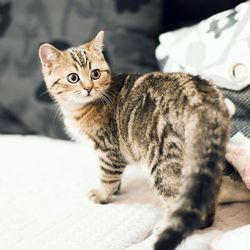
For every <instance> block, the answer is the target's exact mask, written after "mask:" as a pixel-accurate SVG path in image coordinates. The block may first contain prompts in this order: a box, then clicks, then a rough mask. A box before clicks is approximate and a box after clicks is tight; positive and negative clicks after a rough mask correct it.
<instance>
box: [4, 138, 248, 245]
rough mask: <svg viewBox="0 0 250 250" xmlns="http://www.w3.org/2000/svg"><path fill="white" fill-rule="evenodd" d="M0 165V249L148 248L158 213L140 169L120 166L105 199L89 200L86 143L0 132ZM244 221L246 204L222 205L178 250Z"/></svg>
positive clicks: (92, 167)
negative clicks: (115, 189)
mask: <svg viewBox="0 0 250 250" xmlns="http://www.w3.org/2000/svg"><path fill="white" fill-rule="evenodd" d="M0 164H1V165H0V249H1V250H66V249H67V250H69V249H70V250H80V249H81V250H85V249H86V250H89V249H91V250H92V249H96V250H106V249H107V250H115V249H117V250H120V249H126V248H129V249H134V250H135V249H145V250H146V249H152V242H153V238H152V237H149V238H148V236H150V234H151V231H152V228H153V226H154V224H155V222H156V221H157V219H158V218H159V217H160V214H161V212H162V210H161V208H160V206H159V204H158V203H157V201H156V200H155V199H154V197H153V192H152V191H151V190H150V188H149V184H148V183H147V182H146V181H145V178H146V177H145V176H146V175H147V174H146V173H145V171H142V169H141V167H137V168H135V167H131V168H129V169H128V170H127V171H126V173H125V176H124V180H123V184H122V193H121V195H119V196H116V197H115V198H114V202H113V203H111V204H108V205H96V204H92V203H90V202H89V201H88V200H87V198H86V196H85V193H86V192H87V191H88V190H89V189H90V188H92V187H93V186H95V185H97V184H98V168H97V167H98V161H97V158H96V155H95V153H94V152H93V151H92V150H91V149H90V147H89V146H88V145H87V142H86V143H85V144H83V145H82V144H76V143H71V142H64V141H59V140H52V139H47V138H42V137H35V136H29V137H23V136H0ZM248 223H250V204H247V203H245V204H234V205H231V206H222V207H220V209H219V211H218V215H217V219H216V223H215V226H214V227H213V228H210V229H209V230H206V231H202V232H197V234H196V235H194V236H192V237H190V238H189V239H188V240H187V241H186V242H185V243H184V244H183V245H182V246H181V248H179V249H182V250H184V249H185V250H191V249H193V250H195V249H197V250H198V249H199V250H201V249H202V250H206V249H210V248H209V245H210V242H211V239H212V238H214V237H215V236H216V235H219V232H220V231H222V230H228V229H232V228H235V227H238V226H241V225H244V224H248ZM212 229H213V230H216V231H211V230H212ZM206 232H207V233H206ZM145 239H146V240H145ZM201 246H202V247H201ZM239 249H242V250H243V249H244V248H238V249H237V250H239ZM216 250H217V249H216ZM244 250H245V249H244Z"/></svg>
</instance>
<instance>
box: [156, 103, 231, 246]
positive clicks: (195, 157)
mask: <svg viewBox="0 0 250 250" xmlns="http://www.w3.org/2000/svg"><path fill="white" fill-rule="evenodd" d="M187 117H188V118H187V123H186V126H185V156H184V167H183V181H182V186H181V187H180V191H179V195H178V196H177V198H176V203H175V204H173V206H174V207H173V209H172V210H171V212H170V216H169V222H168V224H167V227H166V229H165V230H164V231H163V232H162V233H161V235H160V237H159V240H158V241H157V242H156V244H155V248H154V249H155V250H163V249H164V250H174V249H175V248H176V247H177V246H178V245H179V244H180V243H181V242H182V240H183V239H185V238H186V237H187V236H189V235H190V234H191V233H192V232H193V231H194V230H195V229H198V228H202V227H206V226H208V225H209V224H212V222H213V218H214V213H215V207H216V202H217V194H218V191H219V187H220V182H221V172H222V171H221V170H222V167H223V165H224V155H225V146H226V142H227V140H228V136H229V130H230V120H229V115H228V112H227V111H225V109H223V108H222V110H218V109H216V108H214V107H212V108H211V109H210V110H209V111H208V110H207V107H206V108H205V107H204V108H203V107H198V108H197V109H195V111H194V110H193V111H192V110H190V111H189V113H188V116H187Z"/></svg>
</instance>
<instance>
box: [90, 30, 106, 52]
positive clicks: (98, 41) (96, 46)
mask: <svg viewBox="0 0 250 250" xmlns="http://www.w3.org/2000/svg"><path fill="white" fill-rule="evenodd" d="M103 39H104V31H103V30H102V31H100V32H98V34H97V35H96V37H95V38H94V39H93V40H92V41H91V42H90V48H91V49H92V50H94V51H96V52H99V53H101V52H102V51H103V47H104V45H103Z"/></svg>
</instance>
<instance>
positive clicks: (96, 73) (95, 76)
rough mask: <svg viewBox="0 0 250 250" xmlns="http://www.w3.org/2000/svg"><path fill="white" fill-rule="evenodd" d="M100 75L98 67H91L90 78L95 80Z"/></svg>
mask: <svg viewBox="0 0 250 250" xmlns="http://www.w3.org/2000/svg"><path fill="white" fill-rule="evenodd" d="M100 76H101V71H100V70H99V69H93V70H92V71H91V79H92V80H97V79H99V78H100Z"/></svg>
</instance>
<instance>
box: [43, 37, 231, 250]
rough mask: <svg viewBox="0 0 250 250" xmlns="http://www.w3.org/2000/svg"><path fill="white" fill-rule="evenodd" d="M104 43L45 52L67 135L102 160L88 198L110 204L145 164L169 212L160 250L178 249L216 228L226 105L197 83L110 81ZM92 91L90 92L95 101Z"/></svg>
mask: <svg viewBox="0 0 250 250" xmlns="http://www.w3.org/2000/svg"><path fill="white" fill-rule="evenodd" d="M102 38H103V33H99V34H98V35H97V37H96V38H95V39H93V40H92V41H91V42H90V43H87V44H85V45H82V46H79V47H77V48H71V49H68V50H67V51H58V50H57V49H55V48H54V47H52V46H51V45H48V44H45V45H42V47H41V48H40V58H41V62H42V65H43V73H44V78H45V81H46V84H47V87H48V89H49V92H50V94H51V95H52V96H53V97H54V99H55V100H56V102H57V103H58V105H59V107H60V109H61V112H62V114H63V118H64V121H65V124H66V128H67V130H68V132H69V133H70V134H71V135H72V137H73V138H74V139H81V138H82V137H83V136H87V138H89V139H90V141H92V143H93V145H94V147H95V149H96V151H97V153H98V155H99V158H100V187H99V188H98V189H94V190H91V191H90V193H89V198H90V199H91V200H93V201H94V202H96V203H107V202H110V201H111V198H112V194H114V193H115V192H117V191H118V190H119V188H120V182H121V177H122V173H123V171H124V169H125V167H126V165H128V164H130V163H134V162H143V163H144V164H145V165H147V167H148V168H149V169H150V172H151V176H152V183H153V185H154V187H155V189H156V191H157V193H158V195H159V197H160V198H161V200H162V201H163V202H164V203H165V205H166V210H167V209H168V211H166V214H167V216H166V218H165V219H164V220H163V223H162V224H163V230H162V231H161V232H160V234H159V240H158V242H157V243H156V245H155V249H157V250H160V249H168V250H172V249H175V247H176V246H177V245H178V244H179V243H180V242H181V241H182V240H183V239H184V238H185V237H187V236H188V235H189V234H191V233H192V231H193V230H194V229H196V228H201V227H205V226H207V225H209V224H211V223H212V221H213V218H214V214H215V207H216V202H217V196H218V191H219V187H220V183H221V170H222V168H223V163H224V154H225V145H226V142H227V140H228V135H229V130H230V118H229V114H228V111H227V108H226V105H225V103H224V100H223V97H222V95H221V94H220V93H219V92H218V91H217V89H216V88H215V87H214V86H213V85H212V84H211V83H209V82H208V81H206V80H204V79H201V78H200V77H199V76H192V75H189V74H185V73H160V72H154V73H148V74H127V75H119V76H113V75H110V71H109V66H108V64H107V63H106V61H105V59H104V57H103V54H102V51H101V50H102ZM50 59H51V60H50ZM93 69H99V70H100V72H101V76H100V78H99V79H96V80H93V79H91V78H90V75H91V70H93ZM69 73H77V74H78V75H79V77H80V81H79V82H78V83H77V84H70V83H69V82H67V80H66V76H67V75H68V74H69ZM86 86H91V87H92V90H91V92H90V96H87V95H86V93H85V92H84V88H86ZM59 93H60V94H59Z"/></svg>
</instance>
